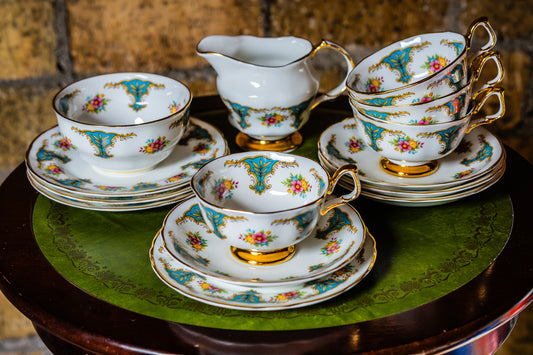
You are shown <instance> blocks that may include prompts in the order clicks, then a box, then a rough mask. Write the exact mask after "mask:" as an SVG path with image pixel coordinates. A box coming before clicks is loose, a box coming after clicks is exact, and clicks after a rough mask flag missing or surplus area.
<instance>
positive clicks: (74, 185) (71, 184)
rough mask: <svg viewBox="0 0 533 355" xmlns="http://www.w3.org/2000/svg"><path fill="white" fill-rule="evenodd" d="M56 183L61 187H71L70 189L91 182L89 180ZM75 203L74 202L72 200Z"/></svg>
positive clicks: (66, 180) (68, 180)
mask: <svg viewBox="0 0 533 355" xmlns="http://www.w3.org/2000/svg"><path fill="white" fill-rule="evenodd" d="M55 181H56V182H58V183H60V184H61V185H65V186H72V187H81V186H83V184H90V183H91V180H89V179H65V180H57V179H55ZM73 201H75V200H73Z"/></svg>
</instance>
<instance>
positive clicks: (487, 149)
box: [461, 135, 494, 166]
mask: <svg viewBox="0 0 533 355" xmlns="http://www.w3.org/2000/svg"><path fill="white" fill-rule="evenodd" d="M479 141H480V142H481V144H483V146H482V147H481V149H480V150H479V151H478V152H477V154H476V156H475V157H474V158H472V159H466V158H465V159H463V160H461V164H463V165H466V166H468V165H470V164H472V163H475V162H476V161H483V160H485V159H489V161H490V159H491V158H492V154H493V151H494V148H493V147H492V146H491V145H490V143H489V142H487V140H486V139H485V137H483V136H481V135H480V136H479Z"/></svg>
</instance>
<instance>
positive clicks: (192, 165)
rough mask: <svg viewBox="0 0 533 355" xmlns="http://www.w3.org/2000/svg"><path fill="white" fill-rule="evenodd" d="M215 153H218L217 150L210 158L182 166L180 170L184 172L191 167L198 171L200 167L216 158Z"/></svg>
mask: <svg viewBox="0 0 533 355" xmlns="http://www.w3.org/2000/svg"><path fill="white" fill-rule="evenodd" d="M217 153H218V149H215V151H214V152H213V155H212V156H211V157H209V158H205V159H201V160H198V161H193V162H190V163H187V164H185V165H182V166H181V168H182V169H184V170H185V169H187V168H190V167H193V168H194V169H200V168H201V167H202V166H204V165H205V164H207V163H209V162H210V161H211V160H213V159H215V157H216V156H217Z"/></svg>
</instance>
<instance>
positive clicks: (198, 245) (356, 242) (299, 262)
mask: <svg viewBox="0 0 533 355" xmlns="http://www.w3.org/2000/svg"><path fill="white" fill-rule="evenodd" d="M366 234H367V233H366V227H365V225H364V224H363V222H362V220H361V217H360V216H359V213H358V212H357V211H356V210H355V208H353V207H352V206H351V205H349V204H343V205H341V206H339V207H336V208H334V209H332V210H331V211H329V212H328V213H326V214H325V215H324V216H322V217H320V220H319V221H318V224H317V227H316V228H315V230H314V231H313V233H312V234H311V235H310V236H309V237H307V238H305V239H304V240H303V241H301V242H299V243H297V244H296V245H295V249H296V252H295V253H294V256H293V257H292V258H291V259H289V260H287V261H285V262H283V263H280V264H275V265H260V266H254V265H250V264H247V263H244V262H242V261H239V260H237V259H236V258H235V257H234V256H233V254H232V253H231V249H230V245H229V244H228V243H227V242H226V241H224V240H222V239H220V238H219V237H217V236H216V235H215V234H214V233H213V232H211V231H210V230H209V228H208V227H207V225H206V224H205V223H204V221H203V219H202V216H201V213H200V208H199V206H198V201H197V199H196V198H192V199H190V200H187V201H184V202H183V203H181V204H179V205H178V206H176V207H174V209H173V210H172V211H170V212H169V214H168V215H167V217H166V218H165V221H164V222H163V227H162V228H161V235H162V237H163V243H164V245H165V247H166V249H167V251H168V252H169V253H170V254H171V255H172V256H173V257H174V258H175V259H177V260H178V261H179V262H180V263H181V264H183V265H185V266H187V267H188V268H190V269H191V270H194V271H195V272H196V273H198V274H200V275H203V276H206V277H212V278H216V279H218V280H221V281H224V282H226V283H233V284H239V285H241V286H244V285H246V286H252V287H258V286H264V285H269V286H274V285H284V286H285V285H290V284H295V283H301V282H303V281H306V280H311V279H316V278H319V277H321V276H323V275H326V274H329V273H331V272H333V271H335V270H338V269H340V268H342V267H344V266H345V265H346V264H348V263H349V262H350V260H352V259H353V258H354V257H355V256H356V255H357V254H358V253H359V252H360V249H361V247H362V245H363V242H364V240H365V235H366Z"/></svg>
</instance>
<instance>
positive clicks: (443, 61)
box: [439, 57, 446, 67]
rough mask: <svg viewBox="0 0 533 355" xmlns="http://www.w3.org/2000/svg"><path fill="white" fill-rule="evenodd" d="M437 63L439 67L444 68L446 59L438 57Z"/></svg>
mask: <svg viewBox="0 0 533 355" xmlns="http://www.w3.org/2000/svg"><path fill="white" fill-rule="evenodd" d="M439 63H440V65H442V66H443V67H445V66H446V58H443V57H440V58H439Z"/></svg>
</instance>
